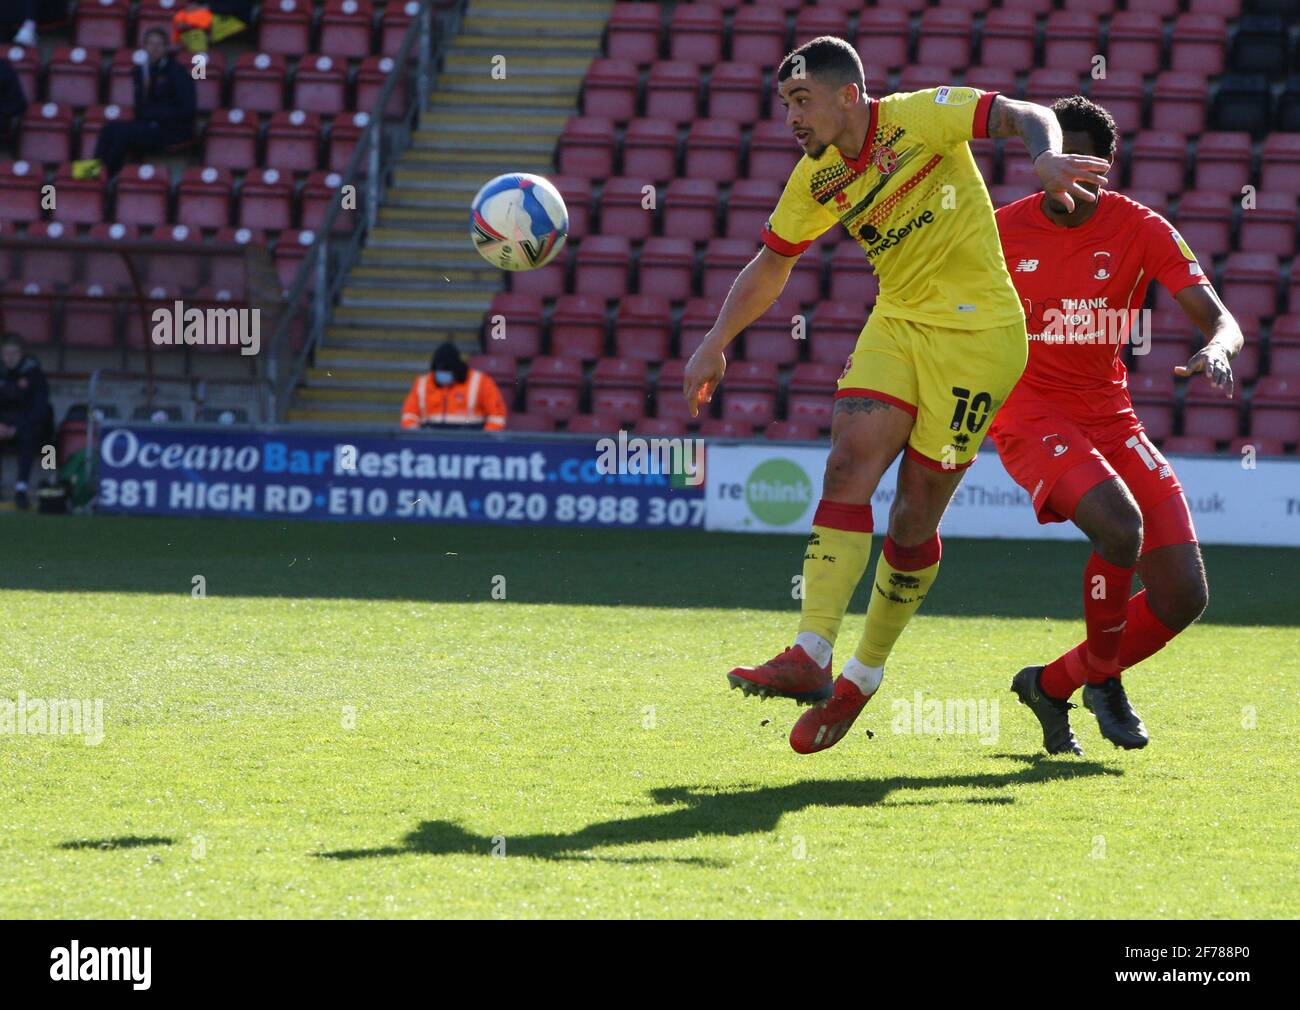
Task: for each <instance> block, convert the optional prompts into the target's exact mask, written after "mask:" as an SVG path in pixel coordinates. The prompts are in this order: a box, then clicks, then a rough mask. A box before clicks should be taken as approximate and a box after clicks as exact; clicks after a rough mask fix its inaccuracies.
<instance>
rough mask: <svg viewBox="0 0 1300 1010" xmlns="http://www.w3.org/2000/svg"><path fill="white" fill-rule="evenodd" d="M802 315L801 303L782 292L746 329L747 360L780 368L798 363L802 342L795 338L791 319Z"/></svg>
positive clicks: (793, 324) (805, 330)
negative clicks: (767, 363) (763, 362)
mask: <svg viewBox="0 0 1300 1010" xmlns="http://www.w3.org/2000/svg"><path fill="white" fill-rule="evenodd" d="M800 314H801V313H800V311H799V303H798V302H797V301H795V300H794V299H792V298H790V297H789V296H788V295H786V294H784V293H783V294H782V295H781V297H780V298H779V299H777V301H776V302H775V303H774V304H773V305H772V306H771V307H770V308H769V309H768V310H767V311H766V312H764V313H763V314H762V315H761V316H759V317H758V318H757V319H756V320H754V322H753V323H751V324H750V325H749V327H748V328H747V329H746V330H745V360H746V361H770V362H773V363H775V364H778V365H789V364H793V363H794V362H795V361H798V360H799V348H800V340H799V339H796V337H795V333H796V330H795V326H796V324H795V323H794V322H792V320H793V319H795V318H796V317H798V316H799V315H800ZM806 332H807V325H806V323H805V329H804V333H805V334H806ZM804 339H806V336H805V338H804Z"/></svg>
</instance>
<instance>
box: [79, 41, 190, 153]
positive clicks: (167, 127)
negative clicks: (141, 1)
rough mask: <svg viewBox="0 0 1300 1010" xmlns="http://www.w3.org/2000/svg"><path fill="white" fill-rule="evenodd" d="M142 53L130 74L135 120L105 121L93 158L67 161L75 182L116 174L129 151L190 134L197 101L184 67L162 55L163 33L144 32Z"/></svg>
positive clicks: (153, 148)
mask: <svg viewBox="0 0 1300 1010" xmlns="http://www.w3.org/2000/svg"><path fill="white" fill-rule="evenodd" d="M144 51H145V54H146V56H147V60H146V62H145V63H144V64H143V65H139V64H137V65H136V67H135V68H134V69H133V70H132V79H133V81H134V85H135V119H134V120H132V121H131V122H129V123H127V122H123V121H121V120H117V121H114V122H109V123H105V124H104V128H103V129H102V130H101V131H100V133H99V139H98V141H96V143H95V157H93V158H89V159H87V160H85V161H74V162H73V163H72V174H73V177H74V178H77V179H94V178H98V177H99V176H100V174H101V173H102V172H104V171H105V170H107V172H108V175H110V176H114V175H117V173H118V172H120V171H121V170H122V165H123V164H124V163H125V162H126V156H127V153H128V152H129V151H133V150H134V151H158V150H161V149H162V148H164V147H170V146H172V145H173V144H180V143H183V142H184V141H186V140H189V139H190V138H191V137H193V136H194V115H195V112H196V110H197V108H198V97H197V94H196V92H195V90H194V79H193V78H192V77H190V72H189V68H188V67H186V66H183V65H182V64H180V63H178V62H177V61H176V60H175V59H174V58H173V57H172V55H171V53H169V52H168V51H167V33H166V32H165V31H163V30H162V29H161V28H150V29H149V30H148V31H147V32H145V36H144Z"/></svg>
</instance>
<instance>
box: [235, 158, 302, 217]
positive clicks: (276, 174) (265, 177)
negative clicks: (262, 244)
mask: <svg viewBox="0 0 1300 1010" xmlns="http://www.w3.org/2000/svg"><path fill="white" fill-rule="evenodd" d="M292 217H293V182H292V181H291V180H290V179H288V178H286V177H285V176H284V175H283V174H282V173H281V172H280V170H279V169H276V168H264V169H259V170H257V171H254V172H249V173H248V175H246V176H245V177H244V185H243V187H242V189H241V190H240V195H239V219H238V221H237V224H238V225H239V226H240V227H243V228H265V229H266V230H267V231H280V230H282V229H285V228H288V227H289V226H290V225H291V224H292Z"/></svg>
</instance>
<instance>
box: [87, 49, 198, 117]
mask: <svg viewBox="0 0 1300 1010" xmlns="http://www.w3.org/2000/svg"><path fill="white" fill-rule="evenodd" d="M144 59H145V55H144V50H143V49H119V50H117V51H116V52H115V53H113V59H112V61H111V62H110V63H109V66H108V101H107V104H108V105H116V106H119V107H120V108H123V109H130V108H131V106H132V104H133V103H134V102H135V86H134V84H133V82H132V75H133V74H134V73H135V68H136V65H137V64H139V63H142V62H143V61H144ZM195 83H196V84H197V83H198V82H195Z"/></svg>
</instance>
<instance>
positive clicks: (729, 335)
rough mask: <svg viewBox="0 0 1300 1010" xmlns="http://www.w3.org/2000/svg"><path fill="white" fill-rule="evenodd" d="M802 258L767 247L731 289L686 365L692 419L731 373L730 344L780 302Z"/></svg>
mask: <svg viewBox="0 0 1300 1010" xmlns="http://www.w3.org/2000/svg"><path fill="white" fill-rule="evenodd" d="M798 259H799V257H798V256H782V255H781V254H780V253H778V252H773V251H772V250H771V249H769V248H768V247H767V246H763V247H762V248H761V249H759V251H758V255H756V256H755V257H754V258H753V259H752V260H750V261H749V263H747V264H746V265H745V269H744V270H742V271H740V273H739V274H737V275H736V279H735V281H734V282H733V283H732V285H731V290H730V291H728V292H727V300H726V301H725V302H723V303H722V311H721V312H720V313H719V314H718V321H717V322H716V323H714V324H713V328H712V329H711V330H709V332H708V333H707V334H706V335H705V337H704V341H703V342H702V343H701V344H700V346H699V347H698V348H696V350H695V353H694V354H692V355H691V360H690V361H688V362H687V363H686V372H685V374H684V376H683V377H682V393H683V394H684V395H685V397H686V403H687V405H688V406H689V407H690V409H691V417H696V416H698V414H699V412H700V404H702V403H708V402H709V401H710V400H711V399H713V391H714V390H715V389H717V388H718V383H719V382H721V381H722V373H723V372H725V371H726V370H727V358H726V355H725V354H724V353H723V352H724V351H725V350H726V349H727V345H728V344H730V343H731V342H732V341H733V340H735V339H736V336H737V335H738V334H739V333H740V331H741V330H743V329H744V328H745V327H746V326H748V325H749V324H750V323H752V322H753V321H754V320H755V319H757V318H758V317H759V316H761V315H762V314H763V313H764V312H766V311H767V310H768V308H769V307H770V306H771V305H772V303H773V302H774V301H776V299H777V296H778V295H780V294H781V291H782V289H783V288H784V287H785V282H786V281H787V280H789V279H790V271H791V270H793V269H794V264H795V261H796V260H798Z"/></svg>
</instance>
